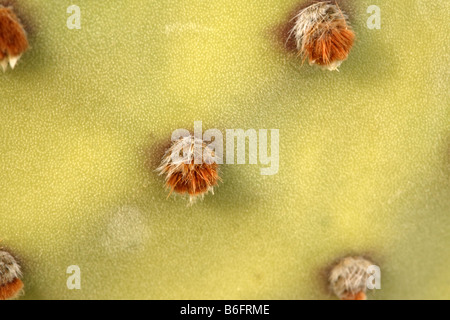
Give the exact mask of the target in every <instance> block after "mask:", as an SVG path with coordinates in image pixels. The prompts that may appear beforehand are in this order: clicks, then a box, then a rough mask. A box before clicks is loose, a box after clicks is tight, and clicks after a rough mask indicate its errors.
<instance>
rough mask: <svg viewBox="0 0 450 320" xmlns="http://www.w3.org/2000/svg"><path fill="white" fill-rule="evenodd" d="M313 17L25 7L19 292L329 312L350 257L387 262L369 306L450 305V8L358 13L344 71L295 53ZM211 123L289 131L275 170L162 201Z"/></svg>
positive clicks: (137, 5) (190, 4)
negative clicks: (278, 304)
mask: <svg viewBox="0 0 450 320" xmlns="http://www.w3.org/2000/svg"><path fill="white" fill-rule="evenodd" d="M300 3H301V1H300ZM71 4H76V5H78V6H79V7H80V8H81V19H82V20H81V27H82V28H81V30H69V29H68V28H67V26H66V20H67V18H68V17H69V16H70V14H68V13H66V9H67V7H68V6H69V5H71ZM298 4H299V2H298V1H295V0H282V1H280V0H265V1H261V0H246V1H242V0H214V1H206V0H177V1H168V0H159V1H137V0H133V1H118V0H115V1H104V0H102V1H87V0H77V1H75V2H72V1H56V0H53V1H41V0H23V1H20V3H18V4H17V10H18V12H19V14H20V15H21V17H23V19H24V21H25V22H26V24H27V26H28V30H29V40H30V44H31V47H32V48H31V49H30V50H29V51H28V52H27V53H26V54H24V55H23V57H22V59H21V60H20V62H19V64H18V65H17V67H16V69H15V70H13V71H11V70H9V71H7V72H6V73H5V74H0V88H1V89H0V90H1V94H0V120H1V127H0V142H1V143H0V154H1V156H0V239H1V241H2V242H1V243H0V245H3V246H5V247H7V248H9V249H10V250H11V251H13V252H14V253H15V254H16V255H17V256H18V257H19V259H20V261H21V262H22V265H23V271H24V279H23V280H24V283H25V295H24V296H23V298H26V299H97V298H106V299H110V298H111V299H112V298H119V299H122V298H131V299H135V298H144V299H308V298H312V299H328V298H333V297H332V295H331V294H329V293H328V292H327V291H326V281H325V279H324V277H323V270H324V269H325V268H326V267H327V266H329V264H330V263H332V262H333V261H334V260H335V259H337V258H339V257H341V256H343V255H346V254H366V255H369V256H370V257H372V259H374V260H375V262H376V263H377V264H378V265H380V266H381V271H382V289H381V290H379V291H377V292H375V293H374V294H373V295H371V298H372V299H402V298H406V299H413V298H447V299H449V298H450V249H449V248H450V233H449V232H450V217H449V213H450V200H449V199H450V196H449V195H450V189H449V173H450V170H449V161H450V154H449V152H450V151H449V150H450V132H449V124H450V123H449V93H448V92H449V64H450V58H449V33H448V30H447V29H448V21H449V20H450V5H449V3H448V2H447V1H427V0H421V1H407V2H405V1H384V0H379V1H368V0H367V1H366V0H363V1H353V2H350V3H349V4H347V8H350V14H351V21H352V25H353V27H354V29H355V32H356V34H357V41H356V44H355V46H354V48H353V50H352V52H351V54H350V57H349V59H348V60H347V61H346V62H344V64H343V65H342V67H341V68H340V72H328V71H322V70H320V69H318V68H312V67H309V66H307V65H304V66H301V61H299V60H298V59H296V58H295V57H293V56H292V55H288V54H286V52H284V51H283V50H282V49H280V47H279V45H278V44H277V39H276V36H275V34H276V33H275V32H274V30H275V29H277V26H278V25H280V24H283V23H284V22H286V19H288V17H289V14H290V13H291V11H292V9H293V8H295V7H296V6H297V5H298ZM372 4H376V5H378V6H379V7H380V8H381V14H382V26H381V30H369V29H368V28H367V27H366V20H367V18H368V17H369V16H370V14H367V13H366V9H367V7H368V6H370V5H372ZM195 120H201V121H203V128H204V129H209V128H218V129H220V130H225V129H226V128H242V129H249V128H253V129H271V128H276V129H280V170H279V173H278V174H277V175H275V176H261V175H260V172H259V170H260V166H255V165H239V166H238V165H224V166H222V167H221V176H222V179H223V183H222V184H221V185H220V187H219V188H218V189H217V190H216V194H215V195H214V196H211V195H209V196H207V197H206V198H205V200H204V201H202V202H199V203H197V204H196V205H195V206H192V207H187V206H186V201H185V199H182V198H180V197H178V198H177V197H175V198H174V197H172V198H170V199H168V200H166V196H167V192H166V191H165V190H164V188H163V179H162V178H161V177H159V176H157V174H156V173H155V172H153V171H152V170H153V169H154V168H155V166H156V165H157V163H158V161H159V159H160V156H161V151H162V150H163V149H162V148H163V146H164V145H165V144H167V142H168V141H170V136H171V133H172V131H173V130H175V129H177V128H186V129H192V128H193V124H194V121H195ZM70 265H78V266H80V268H81V276H82V290H78V291H77V290H73V291H71V290H68V289H67V287H66V279H67V277H68V275H67V274H66V268H67V267H68V266H70Z"/></svg>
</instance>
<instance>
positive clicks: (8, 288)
mask: <svg viewBox="0 0 450 320" xmlns="http://www.w3.org/2000/svg"><path fill="white" fill-rule="evenodd" d="M21 275H22V273H21V271H20V266H19V264H18V263H17V261H16V259H14V257H13V256H12V255H11V254H10V253H8V252H6V251H3V250H1V249H0V300H8V299H14V298H16V297H17V296H18V295H19V293H20V292H21V290H22V288H23V282H22V281H21V280H20V277H21Z"/></svg>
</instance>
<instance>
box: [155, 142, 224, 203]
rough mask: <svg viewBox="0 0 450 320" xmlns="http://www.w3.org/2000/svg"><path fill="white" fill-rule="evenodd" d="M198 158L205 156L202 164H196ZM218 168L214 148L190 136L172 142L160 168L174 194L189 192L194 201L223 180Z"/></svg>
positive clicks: (212, 190) (202, 158)
mask: <svg viewBox="0 0 450 320" xmlns="http://www.w3.org/2000/svg"><path fill="white" fill-rule="evenodd" d="M196 146H197V147H196ZM195 159H201V163H196V161H195ZM218 169H219V166H218V164H217V163H216V162H215V153H214V150H212V149H210V148H209V147H208V146H207V145H206V144H205V143H204V142H203V141H202V140H201V139H197V138H194V137H193V136H188V137H184V138H181V139H179V140H177V141H175V142H174V143H173V144H172V146H171V147H170V148H169V149H168V150H167V151H166V153H165V155H164V157H163V160H162V163H161V165H160V166H159V167H158V169H157V171H159V172H160V174H165V175H166V186H167V187H168V188H169V189H170V194H171V193H172V192H176V193H179V194H188V195H189V198H190V202H191V203H193V202H194V201H195V200H196V199H197V197H198V196H202V197H203V196H204V195H205V194H206V193H208V192H210V191H211V192H212V193H213V192H214V186H216V185H217V183H218V182H219V180H220V177H219V173H218ZM170 194H169V196H170Z"/></svg>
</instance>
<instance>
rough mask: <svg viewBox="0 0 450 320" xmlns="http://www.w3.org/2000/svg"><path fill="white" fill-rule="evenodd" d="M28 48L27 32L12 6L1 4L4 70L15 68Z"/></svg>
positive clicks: (0, 41)
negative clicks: (9, 67) (7, 6)
mask: <svg viewBox="0 0 450 320" xmlns="http://www.w3.org/2000/svg"><path fill="white" fill-rule="evenodd" d="M27 49H28V40H27V35H26V32H25V30H24V28H23V26H22V24H21V23H20V21H19V19H18V18H17V16H16V14H15V13H14V12H13V10H12V8H6V7H3V6H1V5H0V66H1V67H2V68H3V71H5V70H6V68H7V67H8V63H9V65H10V66H11V68H13V69H14V67H15V65H16V63H17V61H18V60H19V59H20V57H21V55H22V54H23V53H24V52H25V51H26V50H27Z"/></svg>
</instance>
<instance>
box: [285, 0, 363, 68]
mask: <svg viewBox="0 0 450 320" xmlns="http://www.w3.org/2000/svg"><path fill="white" fill-rule="evenodd" d="M295 19H296V20H295V25H294V27H293V29H292V31H291V33H293V34H294V36H295V40H296V43H297V49H298V50H299V53H300V55H301V56H302V57H303V59H304V60H306V59H307V60H308V61H309V63H310V64H316V65H319V66H322V67H324V68H326V69H328V70H337V68H338V67H339V66H340V65H341V63H342V62H343V61H344V60H346V59H347V57H348V54H349V52H350V49H351V48H352V46H353V42H354V40H355V34H354V32H353V31H352V29H351V28H350V26H349V24H348V21H347V16H346V15H345V14H344V13H343V12H342V11H341V9H340V8H339V7H338V6H337V5H336V4H333V3H331V2H329V1H323V2H316V3H313V4H311V5H310V6H308V7H306V8H305V9H303V10H301V11H300V13H299V14H298V15H297V16H296V18H295Z"/></svg>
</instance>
